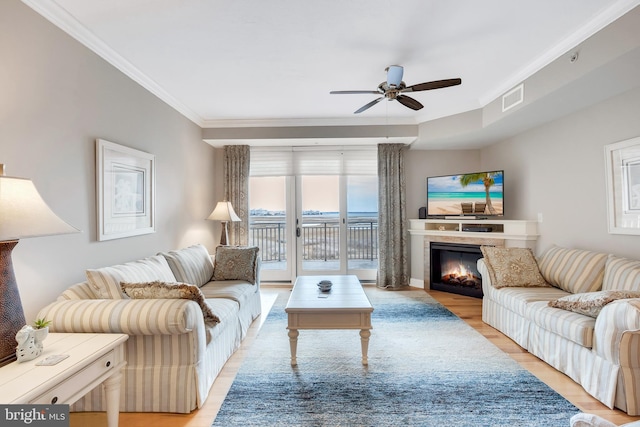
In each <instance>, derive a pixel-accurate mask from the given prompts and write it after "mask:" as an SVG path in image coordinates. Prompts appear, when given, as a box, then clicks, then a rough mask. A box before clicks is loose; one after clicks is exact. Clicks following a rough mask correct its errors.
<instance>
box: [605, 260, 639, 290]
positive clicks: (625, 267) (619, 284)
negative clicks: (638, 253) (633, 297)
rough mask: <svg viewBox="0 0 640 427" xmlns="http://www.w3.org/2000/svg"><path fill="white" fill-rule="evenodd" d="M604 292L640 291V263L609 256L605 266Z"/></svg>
mask: <svg viewBox="0 0 640 427" xmlns="http://www.w3.org/2000/svg"><path fill="white" fill-rule="evenodd" d="M602 290H603V291H606V290H625V291H638V290H640V261H637V260H634V259H627V258H620V257H617V256H615V255H609V257H608V258H607V263H606V264H605V266H604V278H603V279H602Z"/></svg>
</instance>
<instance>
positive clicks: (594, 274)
mask: <svg viewBox="0 0 640 427" xmlns="http://www.w3.org/2000/svg"><path fill="white" fill-rule="evenodd" d="M606 261H607V254H603V253H598V252H591V251H586V250H582V249H566V248H561V247H559V246H552V247H551V248H549V249H548V250H547V251H546V252H545V253H544V254H543V255H542V257H541V258H540V260H539V261H538V266H539V267H540V272H541V273H542V276H543V277H544V279H545V280H546V281H547V282H549V283H550V284H551V285H553V286H556V287H559V288H560V289H564V290H565V291H567V292H570V293H572V294H580V293H584V292H595V291H599V290H600V289H601V287H602V278H603V277H604V265H605V262H606Z"/></svg>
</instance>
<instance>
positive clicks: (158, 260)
mask: <svg viewBox="0 0 640 427" xmlns="http://www.w3.org/2000/svg"><path fill="white" fill-rule="evenodd" d="M86 275H87V281H88V282H89V285H91V287H92V288H93V290H94V293H95V294H96V296H97V297H98V298H99V299H123V298H124V297H123V295H122V289H120V282H130V283H137V282H153V281H156V280H158V281H161V282H175V281H176V278H175V276H174V275H173V272H172V271H171V268H169V264H167V260H166V259H165V258H164V257H163V256H160V255H156V256H152V257H149V258H145V259H141V260H139V261H133V262H128V263H126V264H121V265H114V266H111V267H104V268H99V269H96V270H87V271H86Z"/></svg>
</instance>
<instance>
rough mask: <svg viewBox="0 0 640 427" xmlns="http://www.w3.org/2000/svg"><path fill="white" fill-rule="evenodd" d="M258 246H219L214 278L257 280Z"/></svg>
mask: <svg viewBox="0 0 640 427" xmlns="http://www.w3.org/2000/svg"><path fill="white" fill-rule="evenodd" d="M259 250H260V249H259V248H258V247H246V246H218V248H217V249H216V262H215V265H214V268H213V280H243V281H246V282H249V283H255V281H256V263H257V262H258V251H259Z"/></svg>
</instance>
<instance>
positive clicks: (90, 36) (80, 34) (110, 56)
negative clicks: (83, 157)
mask: <svg viewBox="0 0 640 427" xmlns="http://www.w3.org/2000/svg"><path fill="white" fill-rule="evenodd" d="M22 2H23V3H24V4H26V5H27V6H29V7H30V8H31V9H33V10H34V11H35V12H37V13H38V14H40V15H41V16H42V17H44V18H45V19H47V20H48V21H49V22H51V23H52V24H53V25H55V26H56V27H58V28H60V29H61V30H62V31H64V32H65V33H67V34H69V35H70V36H71V37H73V38H74V39H76V40H77V41H78V42H80V43H82V44H83V45H84V46H85V47H87V48H89V49H90V50H91V51H93V52H94V53H96V54H97V55H98V56H100V57H101V58H102V59H104V60H105V61H107V62H108V63H109V64H111V65H113V66H114V67H116V68H117V69H118V70H120V71H121V72H122V73H123V74H125V75H126V76H128V77H129V78H130V79H131V80H133V81H134V82H136V83H138V84H139V85H140V86H142V87H143V88H145V89H146V90H148V91H149V92H151V93H152V94H154V95H155V96H157V97H158V98H160V99H161V100H162V101H164V102H165V103H167V104H168V105H169V106H171V107H172V108H174V109H175V110H176V111H178V112H179V113H180V114H182V115H183V116H185V117H186V118H187V119H189V120H191V121H192V122H194V123H195V124H197V125H198V126H200V127H203V123H204V119H203V118H202V117H200V115H198V114H197V113H196V112H194V111H193V110H191V109H190V108H189V107H187V106H186V105H185V104H183V103H182V102H180V101H179V100H178V99H177V98H175V97H174V96H172V95H171V94H169V93H168V92H167V91H165V90H164V89H163V88H162V87H161V86H160V85H159V84H157V83H156V82H155V81H154V80H153V79H151V78H149V77H148V76H147V75H146V74H144V73H143V72H142V71H140V70H139V69H138V68H137V67H136V66H134V65H133V64H132V63H131V62H129V61H128V60H126V59H125V58H124V57H123V56H122V55H120V54H118V53H117V52H116V51H114V50H113V49H112V48H111V47H110V46H109V45H107V44H106V43H105V42H104V41H102V39H100V38H99V37H98V36H96V35H95V34H94V33H93V32H91V31H89V29H88V28H87V27H85V26H84V25H82V24H81V23H80V22H79V21H78V20H77V19H76V18H74V17H73V16H72V15H71V14H70V13H69V12H67V11H66V10H65V9H63V8H62V7H60V5H58V4H57V3H56V2H55V1H53V0H22Z"/></svg>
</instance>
